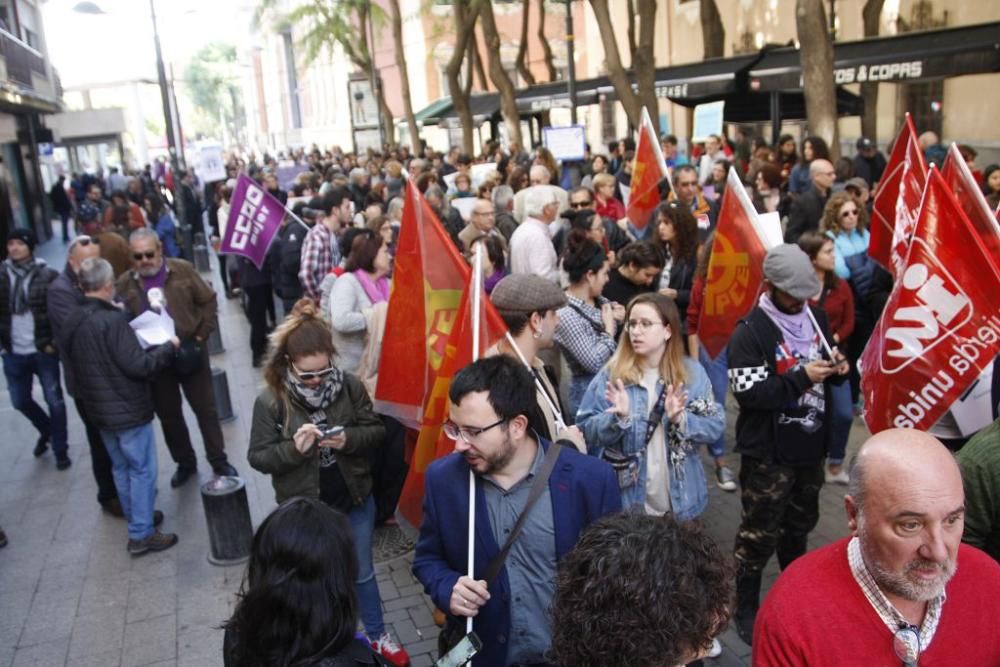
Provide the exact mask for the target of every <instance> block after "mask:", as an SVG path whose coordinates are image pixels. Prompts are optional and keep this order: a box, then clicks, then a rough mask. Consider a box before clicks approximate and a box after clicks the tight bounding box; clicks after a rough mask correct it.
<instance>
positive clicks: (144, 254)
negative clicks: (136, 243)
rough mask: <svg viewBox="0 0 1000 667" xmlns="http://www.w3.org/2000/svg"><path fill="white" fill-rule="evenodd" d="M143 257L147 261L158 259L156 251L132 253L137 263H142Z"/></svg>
mask: <svg viewBox="0 0 1000 667" xmlns="http://www.w3.org/2000/svg"><path fill="white" fill-rule="evenodd" d="M143 257H145V258H146V259H153V258H154V257H156V251H155V250H147V251H146V252H134V253H132V259H134V260H135V261H137V262H141V261H142V258H143Z"/></svg>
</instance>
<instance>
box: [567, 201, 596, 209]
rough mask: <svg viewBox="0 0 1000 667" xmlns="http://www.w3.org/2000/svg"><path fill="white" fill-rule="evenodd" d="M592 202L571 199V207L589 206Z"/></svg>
mask: <svg viewBox="0 0 1000 667" xmlns="http://www.w3.org/2000/svg"><path fill="white" fill-rule="evenodd" d="M591 203H592V202H589V201H571V202H570V203H569V205H570V208H587V207H588V206H590V205H591Z"/></svg>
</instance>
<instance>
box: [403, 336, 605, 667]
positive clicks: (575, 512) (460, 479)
mask: <svg viewBox="0 0 1000 667" xmlns="http://www.w3.org/2000/svg"><path fill="white" fill-rule="evenodd" d="M531 384H532V379H531V375H530V374H529V373H528V371H527V370H526V369H525V368H524V366H523V365H522V364H521V363H520V362H518V361H515V360H514V359H511V358H509V357H507V356H503V355H501V356H495V357H489V358H486V359H481V360H479V361H477V362H475V363H473V364H470V365H469V366H466V367H465V368H463V369H462V370H461V371H459V372H458V373H457V374H456V375H455V378H454V379H453V380H452V383H451V387H450V389H449V392H448V395H449V399H450V403H449V420H448V422H447V423H446V425H445V434H446V435H447V436H448V437H450V438H451V439H453V440H454V441H455V451H454V452H453V453H452V454H449V455H448V456H446V457H444V458H443V459H439V460H437V461H435V462H434V463H432V464H431V465H430V466H429V467H428V469H427V473H426V485H425V493H424V519H423V522H422V523H421V526H420V538H419V540H418V542H417V547H416V555H415V557H414V560H413V571H414V574H415V575H416V577H417V579H419V580H420V582H421V583H422V584H423V585H424V590H425V591H427V593H428V594H429V595H430V596H431V598H432V600H433V601H434V603H435V604H436V605H437V607H438V608H439V609H442V610H445V611H446V612H447V614H448V624H449V625H455V626H458V625H461V626H462V632H463V633H464V625H465V620H466V618H467V617H473V618H474V619H475V621H474V630H475V632H476V634H477V635H478V636H479V638H480V639H481V640H482V642H483V648H482V650H481V651H480V652H479V654H478V655H477V657H476V659H475V664H476V665H477V666H478V667H507V666H510V665H525V666H527V665H533V666H539V667H540V666H543V665H546V664H548V663H547V661H546V655H545V654H546V651H547V649H548V648H549V645H550V643H551V624H550V619H549V612H548V609H549V606H550V604H551V602H552V595H553V593H554V591H555V575H556V567H557V565H558V563H559V561H560V559H562V557H563V556H564V555H565V554H566V553H567V552H569V551H570V549H572V548H573V546H574V545H575V544H576V541H577V539H578V538H579V536H580V533H581V532H582V531H583V530H584V529H585V528H586V527H587V526H588V525H590V524H591V523H593V522H594V521H595V520H597V519H599V518H600V517H602V516H605V515H607V514H613V513H615V512H618V511H619V510H620V509H621V493H620V492H619V491H618V483H617V481H616V478H615V475H614V473H613V472H612V470H611V468H610V466H608V465H607V464H606V463H604V462H602V461H600V460H598V459H596V458H593V457H588V456H585V455H583V454H580V453H579V452H576V451H575V450H574V448H573V447H572V446H563V447H561V450H560V451H559V453H558V459H557V460H556V461H555V467H554V468H552V473H551V476H550V477H549V480H548V483H547V484H546V485H545V486H544V487H543V490H542V495H541V496H539V497H538V502H537V503H535V504H534V505H533V506H532V507H531V510H530V512H529V513H528V514H527V515H526V517H525V520H524V524H523V530H522V532H521V533H520V535H518V536H517V539H516V540H515V541H514V542H513V544H512V546H511V550H510V552H509V554H508V555H507V558H506V559H504V561H503V562H502V567H501V569H500V571H499V574H498V576H497V577H496V579H495V580H494V581H490V582H487V581H485V580H484V577H485V570H486V568H487V564H488V563H489V562H490V561H491V560H492V559H493V558H494V557H495V556H496V555H497V553H498V552H499V551H500V548H501V546H502V545H503V544H504V542H505V541H506V538H507V536H508V535H509V534H510V531H511V530H512V529H513V526H514V524H515V523H516V521H517V518H518V516H519V515H520V514H521V512H522V510H523V509H524V507H525V505H526V503H527V499H528V495H529V494H530V492H531V487H532V484H533V482H534V479H535V477H536V476H537V475H538V474H539V473H540V471H541V469H542V464H543V459H544V458H545V455H546V453H547V452H548V450H549V448H550V447H552V446H553V445H552V444H551V443H550V442H549V441H548V440H545V439H544V438H541V437H540V436H538V434H537V433H536V432H535V431H534V429H533V426H534V424H533V423H532V420H531V417H530V416H529V415H531V414H533V405H532V404H533V396H532V394H531V393H530V392H525V391H524V387H525V386H530V385H531ZM470 470H471V471H472V472H473V473H474V479H475V485H476V495H477V504H476V517H475V541H474V545H475V558H474V562H475V566H474V568H473V576H469V573H468V571H467V562H468V531H467V530H466V529H465V527H466V526H467V525H468V522H469V516H468V515H469V477H470V475H469V471H470Z"/></svg>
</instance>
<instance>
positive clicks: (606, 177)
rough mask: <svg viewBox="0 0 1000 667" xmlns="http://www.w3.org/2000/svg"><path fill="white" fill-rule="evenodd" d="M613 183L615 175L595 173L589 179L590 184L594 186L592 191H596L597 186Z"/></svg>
mask: <svg viewBox="0 0 1000 667" xmlns="http://www.w3.org/2000/svg"><path fill="white" fill-rule="evenodd" d="M614 184H615V177H614V176H612V175H611V174H596V175H595V176H594V179H593V180H592V181H591V185H592V186H593V188H594V192H597V189H598V188H603V187H604V186H605V185H611V186H613V185H614Z"/></svg>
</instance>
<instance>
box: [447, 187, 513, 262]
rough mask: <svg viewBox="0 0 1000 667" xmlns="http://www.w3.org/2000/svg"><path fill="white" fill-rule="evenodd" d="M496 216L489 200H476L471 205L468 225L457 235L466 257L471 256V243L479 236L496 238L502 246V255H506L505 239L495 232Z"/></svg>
mask: <svg viewBox="0 0 1000 667" xmlns="http://www.w3.org/2000/svg"><path fill="white" fill-rule="evenodd" d="M496 226H497V214H496V209H495V208H494V206H493V202H492V201H490V200H489V199H477V200H476V203H475V204H473V205H472V212H471V214H470V215H469V224H467V225H466V226H465V227H464V228H463V229H462V231H460V232H459V233H458V240H459V241H461V242H462V248H463V249H464V251H465V253H466V255H471V248H472V242H473V241H474V240H476V239H477V238H479V237H480V236H483V235H486V236H496V237H497V238H498V239H499V240H500V245H501V246H503V251H504V255H506V254H507V239H505V238H504V237H503V234H501V233H500V232H499V231H497V228H496Z"/></svg>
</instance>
